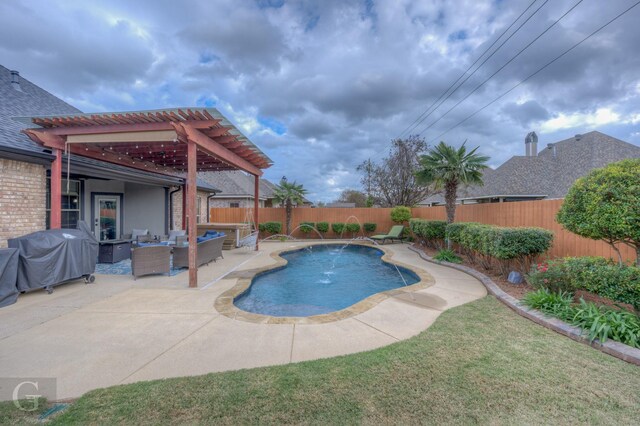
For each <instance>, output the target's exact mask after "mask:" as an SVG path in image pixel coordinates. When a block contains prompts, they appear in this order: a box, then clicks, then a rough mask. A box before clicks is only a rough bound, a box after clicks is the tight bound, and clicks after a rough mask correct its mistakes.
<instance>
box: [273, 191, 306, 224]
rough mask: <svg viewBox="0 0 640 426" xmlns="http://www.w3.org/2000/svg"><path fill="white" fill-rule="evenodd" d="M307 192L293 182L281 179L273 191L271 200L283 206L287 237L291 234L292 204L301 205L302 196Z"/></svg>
mask: <svg viewBox="0 0 640 426" xmlns="http://www.w3.org/2000/svg"><path fill="white" fill-rule="evenodd" d="M306 193H307V190H306V189H304V188H303V187H302V185H298V184H296V183H295V181H294V182H287V181H286V179H282V180H281V181H280V184H278V187H277V188H276V189H275V191H274V194H273V198H274V200H275V201H276V202H278V203H280V204H282V205H284V208H285V211H286V215H287V220H286V224H287V235H290V234H291V213H292V209H293V205H294V204H302V203H303V202H304V195H305V194H306Z"/></svg>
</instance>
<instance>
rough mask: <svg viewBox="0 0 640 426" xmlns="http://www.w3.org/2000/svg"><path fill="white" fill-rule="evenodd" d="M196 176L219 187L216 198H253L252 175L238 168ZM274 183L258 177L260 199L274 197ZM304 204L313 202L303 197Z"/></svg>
mask: <svg viewBox="0 0 640 426" xmlns="http://www.w3.org/2000/svg"><path fill="white" fill-rule="evenodd" d="M198 177H199V178H200V179H202V180H203V181H205V182H208V183H210V184H211V185H214V186H216V187H218V188H220V189H221V192H220V193H219V194H217V195H216V198H253V192H254V191H253V190H254V185H255V182H254V177H253V176H252V175H249V174H247V173H244V172H241V171H239V170H233V171H222V172H199V173H198ZM277 188H278V186H277V185H276V184H274V183H273V182H271V181H268V180H267V179H262V178H261V179H260V188H259V190H260V195H259V199H260V200H269V199H272V198H274V195H275V191H276V189H277ZM304 204H313V203H312V202H311V201H309V200H307V199H306V198H304Z"/></svg>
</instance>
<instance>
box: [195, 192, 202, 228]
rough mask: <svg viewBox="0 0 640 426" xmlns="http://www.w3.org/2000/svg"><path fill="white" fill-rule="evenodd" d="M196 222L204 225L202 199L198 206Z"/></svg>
mask: <svg viewBox="0 0 640 426" xmlns="http://www.w3.org/2000/svg"><path fill="white" fill-rule="evenodd" d="M196 222H197V223H202V197H198V204H197V208H196Z"/></svg>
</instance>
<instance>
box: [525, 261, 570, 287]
mask: <svg viewBox="0 0 640 426" xmlns="http://www.w3.org/2000/svg"><path fill="white" fill-rule="evenodd" d="M526 277H527V282H528V283H529V284H531V285H532V286H533V287H535V288H538V289H547V290H550V291H552V292H572V291H574V290H575V289H574V288H573V287H572V286H571V281H570V280H569V276H568V275H567V271H566V268H565V265H564V262H563V261H562V260H551V261H547V262H542V263H538V264H536V265H533V266H531V271H530V272H529V273H528V274H527V276H526Z"/></svg>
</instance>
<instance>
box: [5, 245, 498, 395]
mask: <svg viewBox="0 0 640 426" xmlns="http://www.w3.org/2000/svg"><path fill="white" fill-rule="evenodd" d="M304 244H308V243H301V242H285V243H280V242H277V243H276V242H274V243H266V244H263V245H261V250H260V251H259V252H253V251H246V250H242V249H239V250H233V251H227V252H225V258H224V259H219V260H218V262H217V263H212V264H210V265H209V266H204V267H201V268H200V269H199V271H198V272H199V273H198V286H199V288H198V289H188V288H185V284H186V283H187V282H188V279H189V277H188V275H189V274H178V275H175V276H172V277H166V276H148V277H142V278H139V279H138V280H137V281H134V280H133V277H123V276H117V275H99V276H97V279H96V283H95V284H91V285H85V284H84V283H81V282H78V283H73V284H68V285H63V286H60V287H57V288H56V289H55V292H54V293H53V294H52V295H47V294H46V293H45V292H35V293H30V294H26V295H23V296H21V297H20V298H19V300H18V302H17V303H16V304H15V305H12V306H9V307H6V308H3V309H1V310H0V377H30V378H33V377H55V378H56V379H57V387H58V389H57V395H56V396H55V397H56V399H67V398H74V397H78V396H80V395H81V394H83V393H85V392H87V391H89V390H92V389H96V388H100V387H106V386H112V385H117V384H121V383H131V382H136V381H140V380H152V379H160V378H167V377H178V376H188V375H198V374H205V373H210V372H216V371H225V370H235V369H241V368H252V367H259V366H265V365H275V364H286V363H290V362H297V361H304V360H310V359H316V358H324V357H332V356H337V355H343V354H348V353H354V352H360V351H364V350H370V349H374V348H377V347H381V346H385V345H388V344H391V343H394V342H397V341H399V340H402V339H406V338H409V337H411V336H413V335H415V334H418V333H419V332H421V331H422V330H424V329H426V328H427V327H429V325H431V324H432V323H433V322H434V321H435V319H436V318H437V317H438V315H439V314H440V313H441V312H442V311H444V310H446V309H448V308H451V307H454V306H458V305H460V304H463V303H467V302H470V301H472V300H476V299H479V298H481V297H484V296H485V295H486V291H485V288H484V286H483V285H482V284H481V283H480V282H479V281H477V280H476V279H475V278H472V277H470V276H469V275H466V274H464V273H462V272H459V271H455V270H452V269H449V268H446V267H442V266H438V265H433V264H428V263H426V262H424V261H423V260H422V259H420V258H419V257H418V255H417V254H416V253H414V252H411V251H410V250H409V249H408V248H407V246H406V245H400V244H394V245H388V246H387V247H386V248H387V249H388V250H389V251H391V252H392V259H394V260H397V261H399V262H402V263H405V264H408V265H412V266H415V267H418V268H421V269H423V270H425V271H427V272H428V273H429V274H431V276H433V277H434V279H435V285H433V286H431V287H429V288H426V289H423V290H418V291H416V292H415V293H414V294H415V295H416V297H415V300H412V298H410V297H408V295H407V294H402V295H398V296H396V297H391V298H388V299H386V300H384V301H382V302H380V303H379V304H377V305H375V306H374V307H372V308H371V309H370V310H367V311H365V312H363V313H361V314H358V315H356V316H353V317H351V318H347V319H343V320H340V321H335V322H330V323H326V324H257V323H250V322H247V321H244V320H239V319H234V318H229V317H228V316H225V315H222V314H220V313H219V312H217V311H216V309H215V307H214V302H215V300H216V299H217V298H218V296H220V295H221V294H222V293H224V292H225V291H227V290H229V289H230V288H232V287H233V286H234V285H235V284H236V282H237V280H238V278H236V277H240V276H242V274H237V273H234V272H236V271H246V270H250V269H256V268H261V267H264V266H267V265H271V264H274V263H275V260H274V259H273V258H272V257H271V256H270V254H271V253H272V252H275V251H279V250H283V249H286V248H289V247H296V246H300V245H304Z"/></svg>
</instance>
